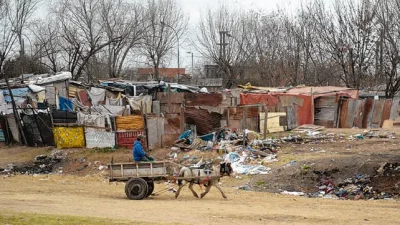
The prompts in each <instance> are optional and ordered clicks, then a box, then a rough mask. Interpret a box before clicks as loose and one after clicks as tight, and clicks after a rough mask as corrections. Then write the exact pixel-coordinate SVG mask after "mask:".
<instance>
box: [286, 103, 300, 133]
mask: <svg viewBox="0 0 400 225" xmlns="http://www.w3.org/2000/svg"><path fill="white" fill-rule="evenodd" d="M286 117H287V126H288V129H289V130H292V129H295V128H296V127H298V126H299V124H298V123H297V113H296V110H295V108H294V107H293V106H289V107H287V108H286Z"/></svg>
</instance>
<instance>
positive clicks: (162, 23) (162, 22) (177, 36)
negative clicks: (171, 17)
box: [161, 21, 180, 84]
mask: <svg viewBox="0 0 400 225" xmlns="http://www.w3.org/2000/svg"><path fill="white" fill-rule="evenodd" d="M161 25H165V26H167V27H169V28H171V29H172V30H173V31H174V32H175V35H176V39H177V41H178V81H177V82H178V84H179V72H180V64H179V35H178V32H176V30H175V29H174V28H173V27H172V26H171V25H169V24H166V23H164V21H161Z"/></svg>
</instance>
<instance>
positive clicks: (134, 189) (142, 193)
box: [125, 178, 148, 200]
mask: <svg viewBox="0 0 400 225" xmlns="http://www.w3.org/2000/svg"><path fill="white" fill-rule="evenodd" d="M147 190H148V185H147V182H146V181H145V180H143V179H142V178H131V179H129V180H128V181H127V182H126V184H125V194H126V196H127V197H128V198H130V199H132V200H141V199H143V198H145V197H147V196H146V195H147Z"/></svg>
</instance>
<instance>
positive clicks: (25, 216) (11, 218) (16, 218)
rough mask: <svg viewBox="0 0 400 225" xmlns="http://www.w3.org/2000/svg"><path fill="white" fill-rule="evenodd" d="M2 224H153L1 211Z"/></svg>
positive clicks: (0, 222)
mask: <svg viewBox="0 0 400 225" xmlns="http://www.w3.org/2000/svg"><path fill="white" fill-rule="evenodd" d="M0 224H10V225H31V224H45V225H51V224H57V225H75V224H87V225H92V224H93V225H96V224H112V225H123V224H151V223H148V222H132V221H124V220H118V219H117V220H116V219H103V218H96V217H80V216H65V215H47V214H37V213H11V212H10V213H4V212H2V213H0Z"/></svg>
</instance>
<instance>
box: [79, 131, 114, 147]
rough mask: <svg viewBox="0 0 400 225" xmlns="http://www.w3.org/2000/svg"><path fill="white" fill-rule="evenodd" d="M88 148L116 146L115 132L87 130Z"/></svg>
mask: <svg viewBox="0 0 400 225" xmlns="http://www.w3.org/2000/svg"><path fill="white" fill-rule="evenodd" d="M85 139H86V148H112V147H114V146H115V133H114V132H105V131H87V132H85Z"/></svg>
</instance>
